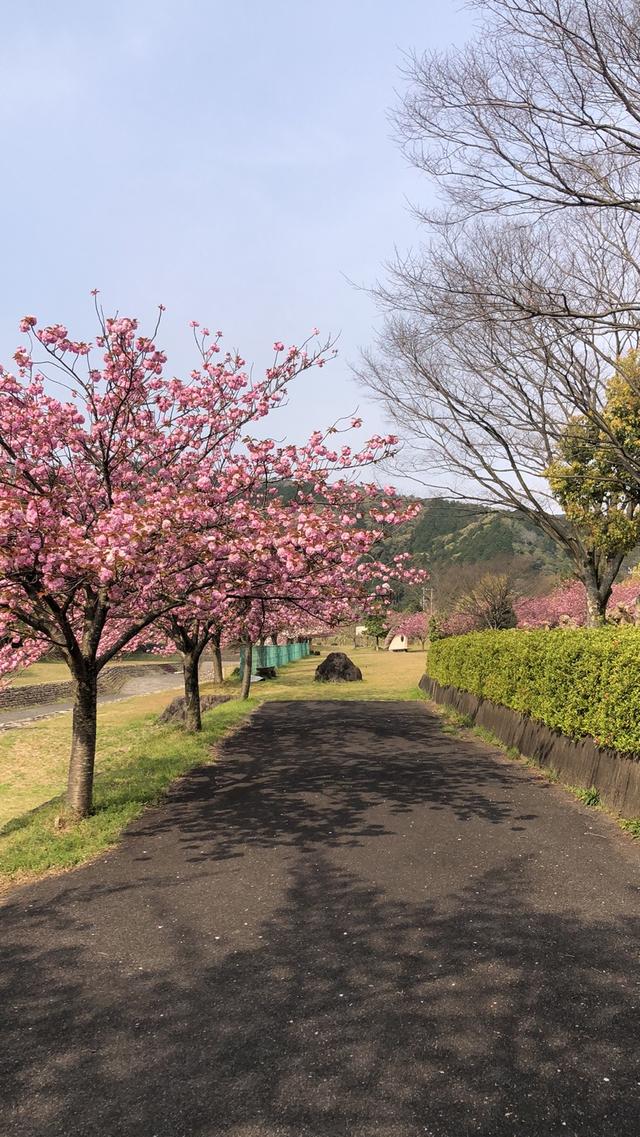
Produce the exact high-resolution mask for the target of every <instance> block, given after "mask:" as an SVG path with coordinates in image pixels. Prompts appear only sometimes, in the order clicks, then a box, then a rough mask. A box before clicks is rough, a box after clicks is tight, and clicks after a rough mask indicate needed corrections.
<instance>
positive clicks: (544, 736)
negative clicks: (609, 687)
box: [420, 675, 640, 817]
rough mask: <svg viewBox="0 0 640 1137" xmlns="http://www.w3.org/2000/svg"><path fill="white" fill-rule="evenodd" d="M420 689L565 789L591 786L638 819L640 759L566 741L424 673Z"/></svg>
mask: <svg viewBox="0 0 640 1137" xmlns="http://www.w3.org/2000/svg"><path fill="white" fill-rule="evenodd" d="M420 688H421V690H422V691H424V692H425V694H426V695H427V696H428V697H429V698H430V699H433V701H434V702H436V703H444V704H446V705H448V706H451V707H454V708H455V710H457V711H459V712H460V714H463V715H467V716H468V717H469V718H470V719H471V720H472V721H473V723H474V724H476V725H477V726H482V727H484V728H485V730H490V731H491V733H492V734H495V736H496V737H497V738H499V739H500V741H501V742H503V743H504V744H505V746H514V747H515V748H516V750H518V751H519V752H520V753H521V754H524V755H525V757H526V758H532V759H533V760H534V761H535V762H538V763H539V764H540V766H546V767H548V768H549V769H553V770H554V771H555V772H556V773H557V774H558V775H559V777H560V779H561V780H562V781H563V782H565V783H566V784H567V785H571V786H581V787H583V788H584V789H589V788H590V787H591V786H595V787H596V789H597V790H598V792H599V794H600V797H601V799H602V801H603V802H604V803H605V805H607V806H609V808H610V809H613V810H616V811H617V812H619V813H620V814H622V815H623V816H624V817H639V816H640V756H629V755H628V754H621V753H620V752H619V751H618V750H612V749H610V748H608V747H603V746H598V745H597V744H596V743H595V742H594V740H593V739H592V738H581V739H577V740H576V739H573V738H567V736H566V735H564V734H560V733H559V732H558V731H555V730H552V729H551V727H548V726H545V725H544V723H540V722H536V721H535V720H534V719H531V718H529V716H528V715H523V714H520V713H519V712H518V711H512V710H511V708H510V707H503V706H500V705H499V704H497V703H492V702H490V701H489V699H479V698H478V697H477V696H476V695H471V694H469V692H468V691H461V690H460V689H459V688H458V687H441V686H440V684H439V683H437V682H436V680H435V679H431V678H430V676H428V675H423V677H422V679H421V680H420Z"/></svg>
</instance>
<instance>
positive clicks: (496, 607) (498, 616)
mask: <svg viewBox="0 0 640 1137" xmlns="http://www.w3.org/2000/svg"><path fill="white" fill-rule="evenodd" d="M515 601H516V594H515V591H514V588H513V585H512V583H511V581H510V580H509V577H508V576H506V575H502V574H495V573H485V575H484V576H482V577H481V578H480V580H479V581H478V582H477V584H475V585H474V587H473V588H471V589H470V590H469V592H467V593H465V594H464V595H463V596H461V597H460V600H459V601H458V605H457V610H458V611H459V612H461V613H462V614H463V615H465V616H470V617H471V619H472V620H473V621H474V623H475V625H476V627H477V628H478V629H480V628H491V629H493V630H494V631H501V630H504V629H506V628H515V626H516V624H517V623H518V617H517V616H516V613H515V609H514V604H515Z"/></svg>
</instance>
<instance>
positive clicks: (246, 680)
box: [240, 641, 253, 699]
mask: <svg viewBox="0 0 640 1137" xmlns="http://www.w3.org/2000/svg"><path fill="white" fill-rule="evenodd" d="M252 665H253V644H252V643H251V641H249V642H248V643H247V644H246V649H245V656H244V672H243V674H242V690H241V692H240V697H241V698H242V699H248V698H249V691H250V690H251V667H252Z"/></svg>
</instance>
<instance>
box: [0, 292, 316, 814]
mask: <svg viewBox="0 0 640 1137" xmlns="http://www.w3.org/2000/svg"><path fill="white" fill-rule="evenodd" d="M97 311H98V315H99V334H98V336H97V338H96V340H95V342H94V343H87V342H84V341H77V340H72V339H71V338H70V337H69V335H68V332H67V330H66V328H65V327H63V326H62V325H61V324H55V325H51V326H48V327H44V328H42V329H40V328H38V325H37V321H36V319H35V317H32V316H28V317H26V318H25V319H24V320H23V321H22V325H21V327H22V330H23V331H24V332H27V333H28V334H29V339H30V343H29V345H28V346H25V347H22V348H20V349H19V350H18V351H17V352H16V354H15V357H14V358H15V361H16V364H17V370H16V373H15V374H14V373H11V372H9V371H5V370H4V369H2V370H0V409H1V415H0V644H1V645H2V646H1V647H0V673H4V674H6V673H8V672H10V671H11V670H13V669H15V668H16V667H18V666H24V665H25V664H27V663H30V662H33V661H34V660H35V659H37V658H39V657H40V656H41V655H42V654H43V653H44V652H45V651H47V650H48V649H49V648H50V647H51V646H55V647H56V648H57V649H58V650H59V651H60V652H61V653H62V655H63V657H64V659H65V660H66V662H67V664H68V666H69V668H70V670H71V674H72V676H73V680H74V685H75V699H74V708H73V722H72V742H71V755H70V763H69V779H68V791H67V801H68V805H69V807H70V810H71V811H72V812H73V813H74V814H75V815H77V816H79V817H82V816H85V815H86V814H87V813H88V812H89V810H90V807H91V799H92V784H93V769H94V759H95V741H96V703H97V679H98V675H99V673H100V671H101V670H102V669H103V668H104V667H105V666H106V664H107V663H109V661H110V660H111V659H113V657H114V656H115V655H116V654H117V653H118V652H119V651H121V650H122V649H123V648H125V647H126V646H127V645H130V644H131V643H132V642H133V641H135V639H136V637H138V636H140V634H141V633H142V632H143V631H144V630H145V629H146V628H148V627H150V626H151V625H152V624H153V623H154V622H155V621H156V620H157V619H158V618H159V617H161V616H163V615H167V614H168V613H169V612H171V611H173V610H175V609H177V608H180V607H181V606H184V605H185V604H186V603H188V602H189V599H190V598H192V597H195V596H196V595H197V594H198V593H199V591H201V590H202V589H203V588H204V587H207V586H208V584H209V582H210V580H211V565H212V563H213V562H216V561H217V562H218V563H219V564H220V566H223V565H224V564H225V563H226V559H227V557H228V550H229V545H230V543H233V542H234V541H236V540H237V532H236V531H235V529H234V524H235V517H234V509H233V508H232V507H233V506H234V504H235V503H236V502H237V501H238V500H239V499H240V498H242V497H244V496H246V492H247V481H248V482H249V484H250V482H251V478H252V477H255V473H256V456H255V455H253V456H249V457H245V456H242V455H240V456H238V455H237V448H238V446H239V444H240V440H241V438H242V434H243V431H244V429H245V428H246V426H247V424H248V423H250V422H253V421H255V420H256V419H258V418H261V417H263V416H264V415H266V414H268V412H269V411H270V410H271V408H272V407H274V406H276V405H277V404H278V403H279V402H280V401H281V400H282V398H283V397H284V393H285V390H286V386H287V384H288V383H289V382H290V380H291V379H293V377H294V376H295V375H297V374H298V373H299V372H300V371H303V370H306V369H307V368H309V367H312V366H314V365H318V366H319V365H321V364H323V363H324V362H325V360H326V358H327V356H328V354H329V351H330V346H329V345H327V344H325V345H319V344H318V345H316V346H314V347H311V346H310V345H309V344H305V345H303V346H302V347H301V348H298V347H292V348H290V349H289V350H288V351H285V350H284V349H283V348H282V345H280V344H277V345H276V348H275V355H274V361H273V364H272V365H271V366H270V367H269V368H268V369H267V371H266V374H265V375H264V377H263V378H262V379H260V380H259V381H253V380H252V379H251V378H250V377H249V375H248V374H247V372H246V371H245V369H244V361H243V360H242V359H241V358H239V357H237V356H231V355H229V354H225V355H222V354H221V352H220V336H219V334H217V335H215V336H213V337H211V336H210V335H209V333H208V331H207V330H206V329H202V330H199V329H198V326H197V325H194V334H195V338H196V344H197V351H198V360H197V366H196V368H195V369H194V371H192V373H191V375H190V376H189V378H188V379H187V380H182V379H178V378H175V377H170V376H168V375H167V374H166V373H165V364H166V358H165V355H164V353H163V352H162V351H161V350H160V349H159V347H158V346H157V344H156V336H157V326H156V329H155V331H154V333H153V334H152V335H151V336H146V335H143V334H142V333H141V332H139V330H138V325H137V322H136V321H135V320H133V319H129V318H122V317H116V318H105V317H104V316H103V315H102V313H101V312H100V311H99V310H98V309H97ZM54 384H57V387H55V386H54ZM60 388H62V392H61V393H55V394H54V393H52V391H56V392H59V391H60ZM205 556H206V571H205V570H204V569H203V564H204V562H205Z"/></svg>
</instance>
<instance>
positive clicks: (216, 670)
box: [211, 632, 224, 683]
mask: <svg viewBox="0 0 640 1137" xmlns="http://www.w3.org/2000/svg"><path fill="white" fill-rule="evenodd" d="M220 638H221V636H220V632H216V634H215V635H214V636H212V637H211V654H212V656H213V682H214V683H222V682H223V680H224V671H223V669H222V650H221V648H220Z"/></svg>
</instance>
